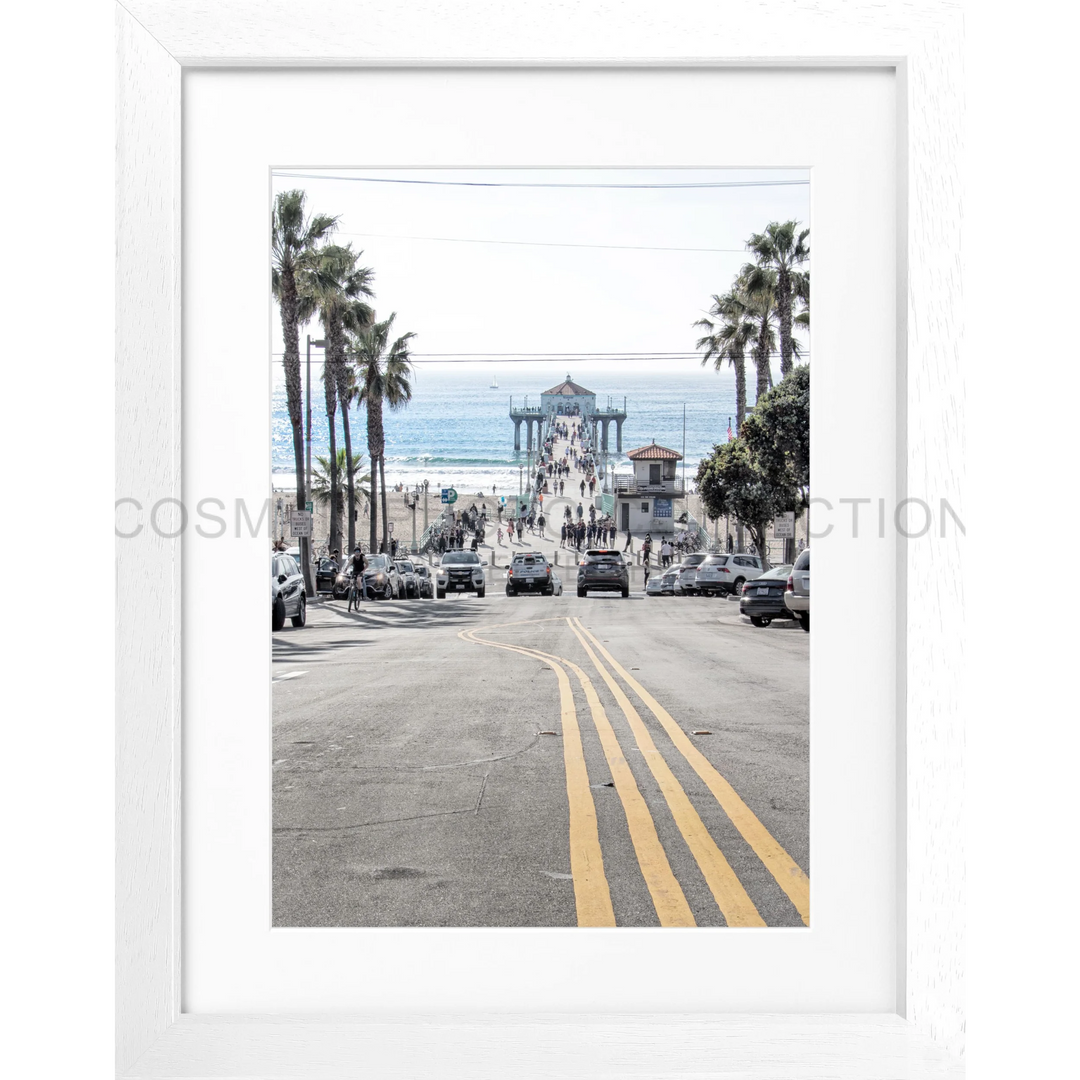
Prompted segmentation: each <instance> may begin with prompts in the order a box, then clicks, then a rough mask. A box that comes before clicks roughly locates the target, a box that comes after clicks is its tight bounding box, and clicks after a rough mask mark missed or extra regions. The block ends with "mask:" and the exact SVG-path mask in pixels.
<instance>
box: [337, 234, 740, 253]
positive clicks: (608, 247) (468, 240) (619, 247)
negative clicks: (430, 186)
mask: <svg viewBox="0 0 1080 1080" xmlns="http://www.w3.org/2000/svg"><path fill="white" fill-rule="evenodd" d="M335 235H336V236H367V237H377V238H378V239H381V240H437V241H439V242H440V243H445V244H510V245H513V246H521V247H554V248H595V249H598V250H602V251H688V252H710V253H713V252H717V253H720V254H728V255H747V250H746V248H710V247H661V246H656V247H654V246H651V245H648V244H564V243H558V242H556V241H549V240H477V239H473V238H472V237H466V236H400V235H397V234H395V233H366V232H339V233H335Z"/></svg>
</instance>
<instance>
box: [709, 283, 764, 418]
mask: <svg viewBox="0 0 1080 1080" xmlns="http://www.w3.org/2000/svg"><path fill="white" fill-rule="evenodd" d="M712 300H713V303H712V307H710V308H709V315H711V316H712V318H711V319H710V318H706V319H698V321H697V322H696V323H694V326H699V327H701V328H702V329H703V330H705V336H704V337H702V338H699V339H698V342H697V345H696V346H695V347H696V348H698V349H704V350H705V355H704V356H703V357H702V358H701V366H702V367H704V366H705V365H706V364H707V363H708V362H709V361H710V360H712V361H713V363H714V366H715V367H716V370H717V371H719V370H720V369H721V368H722V367H723V365H724V361H725V360H726V361H727V362H728V363H730V364H731V366H732V367H733V368H734V369H735V431H736V433H737V432H738V431H739V429H740V428H741V427H742V424H743V421H744V420H745V419H746V349H747V346H748V345H750V344H751V343H752V342H753V340H754V324H753V323H752V322H751V320H750V318H749V317H748V315H747V310H746V308H747V300H746V293H745V291H744V290H743V289H742V288H741V287H740V285H739V283H738V282H736V283H735V285H734V286H733V287H732V289H731V290H730V291H729V292H726V293H724V295H723V296H716V295H715V294H714V295H713V298H712Z"/></svg>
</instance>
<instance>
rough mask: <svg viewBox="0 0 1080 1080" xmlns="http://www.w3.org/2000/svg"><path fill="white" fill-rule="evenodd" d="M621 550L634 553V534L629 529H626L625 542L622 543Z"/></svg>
mask: <svg viewBox="0 0 1080 1080" xmlns="http://www.w3.org/2000/svg"><path fill="white" fill-rule="evenodd" d="M623 551H629V552H630V554H631V555H633V553H634V534H633V533H632V532H631V531H630V530H629V528H628V529H627V530H626V543H625V544H624V545H623Z"/></svg>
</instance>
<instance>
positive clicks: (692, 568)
mask: <svg viewBox="0 0 1080 1080" xmlns="http://www.w3.org/2000/svg"><path fill="white" fill-rule="evenodd" d="M707 558H708V553H707V552H704V551H695V552H694V553H693V554H692V555H687V556H685V557H684V558H683V559H682V560H680V561H679V562H677V563H676V564H675V565H674V566H672V567H669V568H668V569H669V570H674V571H675V577H674V579H673V582H672V595H673V596H693V595H695V594H696V593H697V569H698V567H699V566H700V565H701V564H702V563H703V562H704V561H705V560H706V559H707Z"/></svg>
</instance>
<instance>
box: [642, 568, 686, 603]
mask: <svg viewBox="0 0 1080 1080" xmlns="http://www.w3.org/2000/svg"><path fill="white" fill-rule="evenodd" d="M677 577H678V570H677V569H676V568H675V567H672V568H671V569H670V570H663V571H662V572H660V573H653V575H652V576H651V577H650V578H649V583H648V584H647V585H646V586H645V595H646V596H671V595H672V593H673V591H674V588H675V579H676V578H677Z"/></svg>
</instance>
